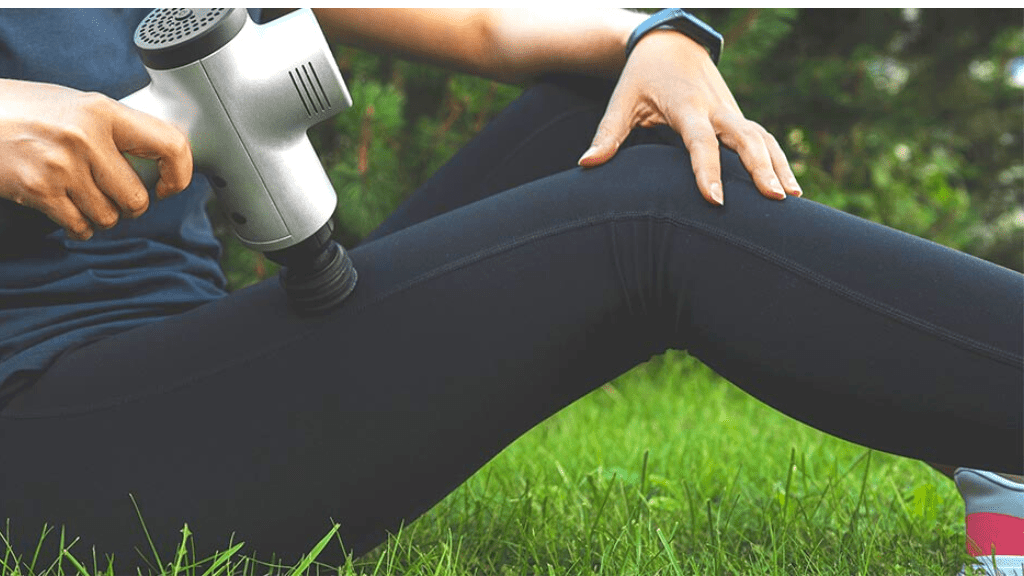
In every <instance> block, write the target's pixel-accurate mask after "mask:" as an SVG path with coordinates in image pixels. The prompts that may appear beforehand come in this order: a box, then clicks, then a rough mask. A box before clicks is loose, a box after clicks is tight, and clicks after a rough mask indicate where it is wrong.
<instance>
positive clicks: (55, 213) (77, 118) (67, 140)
mask: <svg viewBox="0 0 1024 576" xmlns="http://www.w3.org/2000/svg"><path fill="white" fill-rule="evenodd" d="M122 152H124V153H127V154H131V155H133V156H139V157H141V158H149V159H153V160H157V163H158V165H159V168H160V180H159V182H157V186H156V194H157V197H158V198H166V197H168V196H170V195H172V194H175V193H177V192H180V191H181V190H183V189H184V188H185V187H186V186H188V184H189V182H190V181H191V179H192V153H191V150H190V149H189V145H188V139H187V138H186V137H185V135H184V134H183V133H182V132H181V131H180V130H178V129H177V128H176V127H174V126H172V125H171V124H168V123H166V122H164V121H162V120H159V119H157V118H154V117H152V116H149V115H148V114H144V113H142V112H138V111H136V110H133V109H131V108H128V107H127V106H124V105H122V104H120V103H119V102H117V101H115V100H112V99H110V98H108V97H106V96H103V95H101V94H96V93H86V92H80V91H78V90H73V89H71V88H65V87H62V86H57V85H54V84H41V83H36V82H24V81H18V80H0V198H6V199H8V200H12V201H14V202H17V203H18V204H22V205H25V206H28V207H30V208H34V209H36V210H39V211H41V212H43V213H44V214H46V215H47V216H49V217H50V219H51V220H53V221H54V222H56V223H57V224H59V225H60V226H61V227H63V228H64V229H65V230H67V232H68V235H69V236H71V237H72V238H76V239H79V240H87V239H89V238H90V237H91V236H92V234H93V230H94V229H97V228H98V229H107V228H111V227H113V226H114V225H115V224H117V222H118V220H119V219H120V218H121V217H128V218H136V217H138V216H140V215H141V214H142V213H144V212H145V211H146V209H147V208H148V207H149V194H148V193H147V191H146V188H145V187H144V186H143V185H142V182H141V181H140V180H139V177H138V175H137V174H136V173H135V171H134V170H132V168H131V166H130V165H129V164H128V161H127V160H125V158H124V156H123V155H122Z"/></svg>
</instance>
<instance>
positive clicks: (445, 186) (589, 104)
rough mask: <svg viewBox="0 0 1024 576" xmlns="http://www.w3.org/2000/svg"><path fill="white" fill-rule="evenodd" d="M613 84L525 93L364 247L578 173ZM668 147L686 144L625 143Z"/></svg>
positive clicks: (558, 83)
mask: <svg viewBox="0 0 1024 576" xmlns="http://www.w3.org/2000/svg"><path fill="white" fill-rule="evenodd" d="M614 86H615V85H614V82H612V81H610V80H603V79H597V78H587V77H585V76H576V75H554V76H548V77H546V78H544V80H543V81H541V82H540V83H538V84H536V85H534V86H532V87H530V88H527V89H526V90H525V91H524V92H523V94H522V95H521V96H520V97H519V98H518V99H516V100H515V101H514V102H513V103H512V104H511V105H509V106H508V107H507V108H506V109H505V110H503V111H502V112H501V113H500V114H499V115H498V116H496V117H495V118H494V119H493V120H492V121H491V122H489V123H488V124H487V125H486V126H485V127H484V128H483V129H482V130H481V131H480V133H479V134H477V135H476V136H475V137H474V138H473V139H472V141H470V142H469V144H468V145H466V146H465V147H463V148H462V149H460V150H459V151H458V152H457V153H456V154H455V155H454V156H453V157H452V158H451V159H450V160H449V161H448V162H446V163H445V165H444V166H442V167H441V168H440V169H439V170H438V171H437V172H436V173H435V174H434V175H433V176H431V177H430V179H428V180H427V181H426V182H425V183H423V185H421V186H420V187H419V188H418V189H417V190H416V191H415V192H413V193H412V194H411V195H410V196H409V198H407V199H406V200H405V201H404V202H403V203H402V204H401V205H400V206H399V207H398V209H397V210H395V212H394V213H393V214H391V215H390V216H389V217H388V218H387V219H386V220H385V221H384V222H383V223H382V224H381V225H380V226H379V227H378V228H377V229H376V230H374V231H373V232H371V233H370V234H369V235H368V237H367V238H366V240H365V241H372V240H375V239H377V238H381V237H383V236H386V235H388V234H390V233H392V232H395V231H398V230H401V229H403V228H406V227H408V226H411V225H413V224H416V223H418V222H422V221H424V220H426V219H428V218H431V217H434V216H437V215H439V214H443V213H445V212H448V211H450V210H454V209H455V208H458V207H460V206H465V205H466V204H470V203H472V202H476V201H477V200H481V199H483V198H486V197H488V196H491V195H492V194H496V193H498V192H501V191H503V190H508V189H510V188H514V187H516V186H519V185H521V184H525V183H527V182H532V181H534V180H538V179H540V178H544V177H546V176H550V175H552V174H555V173H557V172H561V171H563V170H568V169H570V168H573V167H575V166H576V162H577V160H579V157H580V156H582V155H583V153H584V152H585V151H586V150H587V148H589V147H590V143H591V141H592V140H593V138H594V135H595V133H596V131H597V125H598V123H599V122H600V120H601V118H602V117H603V115H604V111H605V108H606V107H607V105H608V98H609V97H610V96H611V92H612V89H613V88H614ZM651 143H656V144H671V145H674V146H680V147H682V145H683V143H682V139H681V138H680V137H679V136H678V135H676V134H675V133H673V132H672V130H671V129H668V128H667V127H660V128H654V129H646V128H638V129H636V130H634V131H633V132H631V133H630V135H629V136H628V137H627V138H626V140H625V141H624V142H623V143H622V147H623V148H627V147H629V146H633V145H636V144H651Z"/></svg>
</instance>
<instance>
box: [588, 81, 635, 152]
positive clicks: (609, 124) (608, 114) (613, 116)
mask: <svg viewBox="0 0 1024 576" xmlns="http://www.w3.org/2000/svg"><path fill="white" fill-rule="evenodd" d="M625 101H626V99H624V98H622V97H621V94H620V89H619V88H618V87H616V89H615V91H614V92H613V93H612V97H611V99H610V100H609V101H608V108H607V109H606V110H605V113H604V116H603V117H602V118H601V122H600V123H599V124H598V125H597V133H596V134H595V135H594V139H593V140H592V141H591V144H590V148H588V149H587V151H586V152H584V153H583V156H581V157H580V159H579V162H578V164H579V165H580V166H583V167H585V168H592V167H594V166H599V165H601V164H604V163H605V162H607V161H608V160H610V159H611V158H612V156H614V155H615V153H616V152H617V151H618V150H619V145H620V144H622V141H623V140H625V139H626V136H627V135H629V131H630V130H631V129H632V120H633V110H632V108H631V107H628V106H626V105H625V104H624V102H625Z"/></svg>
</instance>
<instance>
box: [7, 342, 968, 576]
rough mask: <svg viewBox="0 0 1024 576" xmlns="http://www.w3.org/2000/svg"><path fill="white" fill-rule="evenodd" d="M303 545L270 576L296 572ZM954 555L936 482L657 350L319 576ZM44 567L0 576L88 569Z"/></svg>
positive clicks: (954, 541)
mask: <svg viewBox="0 0 1024 576" xmlns="http://www.w3.org/2000/svg"><path fill="white" fill-rule="evenodd" d="M332 536H333V533H328V534H325V538H324V540H323V541H322V542H320V543H319V545H320V546H334V545H337V544H336V543H335V541H334V540H333V539H332ZM317 546H318V543H316V542H310V550H311V554H310V557H308V558H306V562H305V563H303V562H300V563H299V564H298V565H293V566H292V568H291V569H284V570H282V571H281V573H282V574H285V573H302V572H303V571H304V570H305V567H306V566H309V565H310V564H309V562H312V561H313V556H315V552H316V550H317V548H316V547H317ZM188 549H189V546H188V536H187V534H186V537H185V538H183V546H182V549H181V555H180V556H179V557H177V558H174V559H163V561H164V565H165V566H166V565H171V568H169V569H168V570H167V571H166V573H168V574H190V575H192V574H194V575H197V576H198V575H204V574H205V575H209V576H214V575H226V574H231V573H235V574H254V575H263V574H266V573H267V572H268V570H267V568H266V566H262V565H259V564H257V563H254V562H252V561H250V560H248V559H246V558H243V557H241V556H238V555H235V554H225V555H222V556H221V557H220V559H219V562H220V563H219V564H216V565H214V562H213V561H212V560H207V561H205V562H204V563H202V564H201V565H198V566H195V565H192V562H191V561H190V560H189V555H188V553H187V552H188ZM963 549H964V545H963V504H962V503H961V501H960V499H959V496H958V495H957V493H956V490H955V488H954V486H953V484H952V483H951V482H949V481H948V480H947V479H945V478H944V477H942V476H941V475H939V474H938V473H936V472H934V471H932V470H931V469H930V468H928V467H927V466H925V465H924V464H921V463H919V462H915V461H911V460H907V459H904V458H898V457H894V456H890V455H887V454H883V453H878V452H873V451H868V450H866V449H864V448H862V447H859V446H856V445H853V444H850V443H847V442H844V441H841V440H838V439H836V438H833V437H830V436H828V435H825V434H823V433H821V432H818V431H815V430H813V429H811V428H808V427H806V426H804V425H802V424H799V423H797V422H795V421H793V420H791V419H789V418H787V417H785V416H783V415H781V414H780V413H778V412H775V411H774V410H772V409H770V408H768V407H766V406H764V405H763V404H761V403H759V402H758V401H756V400H754V399H753V398H751V397H749V396H747V395H746V394H744V393H743V392H741V391H740V390H738V389H737V388H735V387H733V386H731V385H730V384H728V383H727V382H725V381H723V380H722V379H721V378H719V377H717V376H716V375H715V374H714V373H712V372H711V371H710V370H708V369H707V368H705V367H703V366H702V365H700V364H699V363H698V362H696V361H695V360H693V359H691V358H688V357H686V356H685V355H683V354H669V355H666V356H664V357H659V358H656V359H654V360H652V361H651V362H648V363H646V364H644V365H642V366H639V367H637V368H636V369H634V370H633V371H631V372H629V373H628V374H626V375H624V376H622V377H621V378H619V379H617V380H616V381H614V382H612V383H610V384H608V385H606V386H604V387H602V388H601V389H598V390H596V391H595V392H593V393H592V394H590V395H589V396H587V397H586V398H584V399H582V400H581V401H579V402H577V403H576V404H574V405H573V406H571V407H569V408H568V409H566V410H564V411H563V412H561V413H559V414H557V415H556V416H554V417H552V418H550V419H548V420H547V421H545V422H544V423H542V424H541V425H539V426H537V427H536V428H535V429H533V430H532V431H530V432H529V433H528V434H527V435H525V436H524V437H522V438H521V439H520V440H519V441H517V442H516V443H515V444H513V445H512V446H510V447H508V448H507V449H506V450H505V451H503V452H502V453H501V454H500V455H499V456H498V457H497V458H495V459H494V460H493V461H491V462H490V463H489V464H488V465H487V466H486V467H484V468H483V469H482V470H480V471H479V472H478V473H477V474H476V475H474V476H473V477H472V478H470V479H469V480H468V481H467V482H466V483H465V484H464V485H463V486H461V487H460V488H459V489H458V490H456V491H455V492H454V493H452V494H451V495H450V496H449V497H448V498H446V499H445V500H444V501H443V502H441V503H440V504H438V505H437V506H436V507H434V508H433V509H432V510H430V511H429V512H428V513H427V514H426V515H424V516H423V517H422V518H420V519H419V520H417V521H416V522H413V523H411V524H410V525H408V526H405V527H404V528H403V529H402V530H401V532H400V533H399V534H397V535H395V536H393V537H392V538H391V539H390V540H389V541H388V542H387V543H386V544H383V545H381V546H380V547H379V548H378V549H376V550H374V551H373V552H371V553H370V554H368V555H366V556H364V557H361V558H357V559H352V560H350V561H349V563H348V564H347V565H346V566H344V567H341V568H340V569H339V568H333V569H331V570H330V571H329V572H328V573H334V574H344V575H364V574H365V575H371V574H372V575H391V574H402V575H414V574H416V575H418V574H422V575H455V574H458V575H463V574H482V575H498V576H502V575H512V574H515V575H519V574H538V575H540V574H544V575H550V574H608V575H628V574H645V575H646V574H663V575H666V576H676V575H680V574H737V575H739V574H743V575H745V574H799V575H804V574H843V575H851V574H870V575H884V574H898V575H901V576H902V575H906V574H915V575H918V574H920V575H932V574H954V573H956V571H957V570H959V568H960V566H961V564H962V562H963V561H964V559H965V555H964V553H963ZM77 553H79V554H82V555H83V556H84V552H83V551H77ZM54 560H55V559H48V560H46V561H43V560H42V559H40V560H38V561H37V562H36V565H35V566H36V567H35V569H33V570H29V569H27V568H26V566H25V563H26V562H25V561H23V562H22V563H20V564H19V563H17V562H15V561H14V559H13V558H11V557H10V556H7V557H6V558H2V559H0V561H2V562H3V564H2V565H0V575H2V576H14V575H18V576H21V575H23V574H42V573H48V574H93V573H95V572H94V571H93V570H91V569H89V568H87V567H90V566H94V565H95V564H94V563H93V560H92V558H85V557H78V558H75V557H72V556H71V555H70V554H68V555H66V556H65V557H64V558H63V559H62V561H61V562H59V563H55V564H54V565H52V566H51V563H52V562H54ZM291 561H293V562H294V561H295V559H292V560H291ZM47 566H50V568H47ZM314 567H315V564H314ZM321 573H323V571H322V570H321Z"/></svg>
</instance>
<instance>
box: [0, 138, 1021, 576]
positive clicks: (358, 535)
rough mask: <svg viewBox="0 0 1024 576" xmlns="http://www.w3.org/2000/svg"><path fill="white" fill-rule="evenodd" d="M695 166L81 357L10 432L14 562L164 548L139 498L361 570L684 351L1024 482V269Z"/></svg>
mask: <svg viewBox="0 0 1024 576" xmlns="http://www.w3.org/2000/svg"><path fill="white" fill-rule="evenodd" d="M689 160H690V159H689V157H688V156H687V155H686V153H685V151H683V150H681V149H679V148H675V147H670V146H654V145H642V146H634V147H631V148H628V149H625V150H622V151H620V153H619V154H618V155H616V157H615V158H614V159H613V160H612V161H610V162H609V163H608V164H607V165H606V166H602V167H600V168H597V169H593V170H580V169H573V170H568V171H565V172H560V173H558V174H555V175H552V176H549V177H547V178H542V179H540V180H537V181H534V182H531V183H528V184H524V185H522V186H518V187H516V188H513V189H511V190H508V191H506V192H502V193H500V194H496V195H492V196H490V197H488V198H486V199H483V200H480V201H477V202H473V203H471V204H467V205H465V206H463V207H461V208H458V209H456V210H453V211H451V212H447V213H445V214H442V215H439V216H436V217H434V218H430V219H428V220H425V221H423V222H420V223H418V224H415V225H412V226H408V227H406V228H403V229H401V230H399V231H396V232H393V233H391V234H388V235H386V236H384V237H382V238H379V239H377V240H375V241H372V242H368V243H366V244H364V245H362V246H359V247H357V248H355V249H353V250H352V251H351V256H352V258H353V260H354V263H355V265H356V266H357V268H358V269H359V270H360V284H359V285H358V286H357V288H356V290H355V292H354V293H353V295H352V296H351V297H350V299H349V300H348V301H346V303H345V304H344V305H343V306H342V307H341V308H340V309H338V310H336V311H334V312H333V313H331V314H329V315H328V316H325V317H323V318H316V319H300V318H296V317H294V316H292V315H291V314H289V313H288V311H287V306H286V302H285V300H284V295H283V293H282V292H281V290H280V288H279V286H277V284H276V283H275V282H267V283H264V284H261V285H258V286H256V287H253V288H251V289H247V290H242V291H239V292H238V293H236V294H232V295H231V296H229V297H227V298H224V299H223V300H221V301H219V302H216V303H212V304H209V305H207V306H204V307H202V308H200V309H197V310H194V311H192V312H189V313H186V314H183V315H181V316H179V317H176V318H171V319H168V320H165V321H162V322H159V323H156V324H153V325H150V326H147V327H144V328H140V329H137V330H133V331H131V332H127V333H124V334H122V335H119V336H115V337H111V338H109V339H107V340H104V341H101V342H98V343H95V344H93V345H91V346H89V347H87V348H84V349H81V350H79V351H77V352H75V353H72V354H70V355H68V356H66V357H65V358H63V359H62V360H61V361H60V362H59V363H58V364H56V365H55V366H54V367H53V369H51V370H50V371H49V372H48V373H47V374H45V375H44V376H43V378H42V379H41V380H40V381H39V382H37V383H36V385H35V386H34V387H33V388H32V389H30V390H28V391H26V392H24V393H22V394H21V395H20V396H18V397H17V398H15V399H14V400H13V401H12V402H11V404H10V405H8V407H7V408H6V409H5V410H4V411H3V412H2V413H0V442H2V443H3V446H2V447H0V457H2V458H3V462H2V466H3V470H4V474H3V475H0V495H2V496H0V497H3V498H5V500H4V501H3V513H4V514H5V515H6V516H9V517H10V518H11V530H12V533H13V535H14V536H15V541H16V542H17V543H18V545H19V547H20V550H21V551H26V550H28V549H29V548H30V547H33V546H34V544H35V540H34V539H35V538H37V537H38V534H39V529H40V527H41V526H42V523H43V522H48V523H50V524H51V525H53V524H66V525H67V526H68V530H69V533H70V534H73V535H75V536H81V537H82V538H83V543H87V544H90V543H91V544H96V545H97V547H98V549H99V550H101V551H116V552H117V553H118V554H119V555H120V556H121V557H124V556H131V555H132V552H131V549H132V547H133V546H139V547H140V549H143V550H145V549H148V548H147V547H145V546H143V545H142V544H143V543H144V539H143V536H142V532H141V529H140V528H139V524H138V522H137V520H136V516H135V509H134V508H133V506H132V502H131V501H130V500H129V499H128V495H129V494H131V495H133V496H134V498H135V500H136V501H137V503H138V504H139V508H140V511H141V513H142V515H143V518H144V519H145V520H146V524H147V527H148V528H149V531H150V534H152V535H153V536H154V538H155V539H156V541H157V542H158V545H159V546H160V547H161V549H162V550H169V549H170V548H171V547H172V546H173V544H174V543H175V542H176V541H177V540H178V538H179V537H180V534H179V532H178V531H179V530H180V528H181V526H182V524H183V523H186V522H187V523H188V525H189V527H190V529H191V530H192V531H193V532H194V533H195V534H196V536H197V553H200V554H201V555H203V554H204V553H209V552H210V551H211V548H214V547H220V548H222V549H223V547H224V546H225V545H226V541H227V539H228V537H229V536H230V535H231V534H235V538H236V540H244V541H246V542H247V543H248V544H249V549H250V550H256V551H258V552H263V553H268V552H271V551H272V552H276V553H278V554H282V555H284V556H285V557H289V558H291V557H297V556H298V555H299V554H301V553H304V552H305V551H307V550H308V548H309V546H310V544H311V543H312V542H315V540H316V538H318V537H319V536H321V535H322V534H324V533H325V532H326V531H327V529H328V526H329V524H328V523H329V520H330V519H334V520H336V521H338V522H340V523H341V531H342V536H343V538H344V542H345V544H346V545H348V546H349V547H350V548H352V549H354V550H356V551H357V552H358V551H362V550H365V549H367V548H368V547H370V546H372V545H374V544H376V543H377V542H379V541H380V540H381V538H382V537H383V534H384V533H385V531H386V530H388V529H394V528H395V527H397V526H398V525H399V523H400V522H402V521H403V520H408V519H411V518H414V517H415V516H417V515H418V514H419V513H421V512H422V511H424V510H425V509H426V508H427V507H429V506H430V505H432V504H433V503H434V502H436V501H437V500H438V499H439V498H441V497H443V496H444V495H445V494H446V493H447V492H448V491H450V490H451V489H453V488H454V487H455V486H457V485H458V484H459V483H460V482H462V481H463V480H464V479H465V478H466V477H467V476H468V475H469V474H470V473H472V472H473V471H474V470H476V469H477V468H478V467H479V466H480V465H482V464H483V463H484V462H485V461H486V460H487V459H489V458H490V457H492V456H493V455H494V454H496V453H497V452H498V451H499V450H501V449H502V448H503V447H504V446H506V445H507V444H508V443H509V442H511V441H512V440H513V439H515V438H516V437H517V436H518V435H520V434H521V433H523V432H524V431H526V430H528V429H529V428H530V427H531V426H533V425H535V424H536V423H537V422H539V421H540V420H542V419H543V418H545V417H547V416H548V415H550V414H552V413H554V412H555V411H557V410H558V409H559V408H561V407H562V406H565V405H566V404H568V403H570V402H572V401H573V400H574V399H575V398H577V397H579V396H581V395H582V394H585V393H586V392H588V391H589V390H591V389H593V388H594V387H596V386H599V385H601V384H602V383H604V382H606V381H608V380H609V379H611V378H612V377H614V376H616V375H617V374H619V373H621V372H623V371H624V370H626V369H628V368H630V367H632V366H633V365H635V364H636V363H638V362H640V361H642V360H645V359H646V358H648V357H649V356H650V355H652V354H655V353H658V352H660V351H662V350H664V349H665V348H668V347H672V348H682V349H689V350H690V351H691V352H692V353H693V354H695V355H696V356H697V357H699V358H701V359H702V360H704V361H705V362H707V363H708V364H710V365H711V366H712V367H714V368H715V369H716V370H717V371H719V372H720V373H722V374H723V375H725V376H726V377H727V378H728V379H729V380H731V381H732V382H734V383H736V384H738V385H740V386H741V387H743V388H745V389H747V390H748V391H750V392H751V393H753V394H755V395H757V396H758V397H760V398H762V399H764V400H765V401H767V402H769V403H770V404H772V405H773V406H776V407H778V408H780V409H782V410H783V411H785V412H787V413H789V414H791V415H793V416H795V417H797V418H800V419H801V420H804V421H806V422H810V423H811V424H813V425H816V426H818V427H820V428H822V429H823V430H826V431H829V432H831V433H833V434H837V435H840V436H843V437H845V438H847V439H851V440H854V441H858V442H862V443H864V444H867V445H870V446H874V447H877V448H882V449H886V450H890V451H893V452H896V453H901V454H905V455H909V456H913V457H917V458H928V459H931V460H933V461H939V462H956V463H962V464H967V465H971V466H975V467H981V468H989V469H996V470H1004V471H1008V472H1014V471H1017V468H1016V467H1019V465H1020V462H1021V454H1022V446H1021V442H1022V439H1021V437H1020V434H1019V431H1020V426H1021V413H1020V406H1021V403H1022V402H1024V397H1022V389H1021V385H1020V382H1021V377H1022V375H1021V358H1020V356H1021V347H1022V342H1021V340H1022V333H1024V330H1022V326H1021V322H1022V320H1021V319H1022V316H1024V309H1022V308H1024V302H1022V298H1021V294H1022V293H1024V292H1022V289H1024V281H1022V277H1021V276H1020V275H1019V274H1015V273H1012V272H1010V271H1007V270H1005V269H1001V268H999V267H998V266H994V265H991V264H988V263H985V262H981V261H979V260H977V259H973V258H971V257H969V256H965V255H963V254H959V253H956V252H953V251H951V250H948V249H945V248H943V247H941V246H937V245H934V244H931V243H928V242H925V241H923V240H920V239H917V238H913V237H910V236H908V235H906V234H901V233H899V232H896V231H893V230H889V229H886V228H883V227H881V226H877V225H874V224H871V223H869V222H865V221H863V220H859V219H857V218H853V217H851V216H848V215H846V214H842V213H840V212H837V211H834V210H830V209H828V208H825V207H823V206H820V205H818V204H815V203H813V202H809V201H806V200H802V199H795V198H791V199H789V200H786V201H785V202H777V201H770V200H766V199H764V198H763V197H762V196H761V195H760V194H759V193H758V192H757V191H756V190H755V189H754V187H753V186H752V185H751V183H750V180H749V177H748V176H747V175H746V173H745V172H744V171H743V170H742V167H741V166H740V163H739V161H738V159H737V158H736V156H735V155H734V154H731V153H724V156H723V163H724V172H723V173H724V175H725V178H724V181H725V191H726V205H725V207H724V208H718V207H714V206H711V205H710V204H708V203H707V202H705V201H704V200H703V198H701V196H700V195H699V193H698V192H697V190H696V186H695V184H694V181H693V175H692V172H691V171H690V168H689V166H690V164H689ZM908 359H912V361H908ZM996 399H999V400H996ZM56 455H59V456H56ZM1011 467H1013V468H1011ZM80 471H88V473H80ZM33 532H34V533H33Z"/></svg>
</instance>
